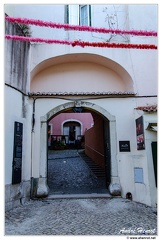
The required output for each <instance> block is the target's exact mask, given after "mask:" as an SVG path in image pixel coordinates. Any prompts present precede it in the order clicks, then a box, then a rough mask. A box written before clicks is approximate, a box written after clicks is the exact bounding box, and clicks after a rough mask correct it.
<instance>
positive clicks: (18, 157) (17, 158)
mask: <svg viewBox="0 0 162 240" xmlns="http://www.w3.org/2000/svg"><path fill="white" fill-rule="evenodd" d="M22 138H23V124H22V123H20V122H15V124H14V149H13V162H12V184H17V183H20V182H21V174H22Z"/></svg>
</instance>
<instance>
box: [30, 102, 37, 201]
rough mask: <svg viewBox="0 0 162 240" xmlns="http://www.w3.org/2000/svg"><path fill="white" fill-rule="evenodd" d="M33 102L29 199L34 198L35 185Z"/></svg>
mask: <svg viewBox="0 0 162 240" xmlns="http://www.w3.org/2000/svg"><path fill="white" fill-rule="evenodd" d="M35 101H36V98H34V99H33V113H32V131H31V190H30V197H31V199H32V198H33V197H34V196H35V193H34V192H35V190H34V188H35V183H34V178H33V156H34V152H33V150H34V126H35Z"/></svg>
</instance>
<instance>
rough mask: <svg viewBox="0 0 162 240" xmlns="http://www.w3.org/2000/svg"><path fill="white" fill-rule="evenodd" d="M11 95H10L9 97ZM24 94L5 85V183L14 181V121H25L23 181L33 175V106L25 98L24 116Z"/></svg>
mask: <svg viewBox="0 0 162 240" xmlns="http://www.w3.org/2000/svg"><path fill="white" fill-rule="evenodd" d="M9 96H10V97H9ZM22 111H23V102H22V94H21V93H19V92H18V91H15V90H14V89H12V88H10V87H7V86H6V87H5V184H11V182H12V161H13V144H14V122H15V121H18V122H21V123H23V152H22V181H27V180H30V175H31V137H30V133H31V108H30V104H29V103H28V102H26V100H25V109H24V111H25V115H26V118H24V117H23V116H22Z"/></svg>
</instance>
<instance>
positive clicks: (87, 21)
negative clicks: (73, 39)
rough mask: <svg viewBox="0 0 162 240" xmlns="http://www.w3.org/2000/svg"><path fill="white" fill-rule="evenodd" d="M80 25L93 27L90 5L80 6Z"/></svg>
mask: <svg viewBox="0 0 162 240" xmlns="http://www.w3.org/2000/svg"><path fill="white" fill-rule="evenodd" d="M79 25H82V26H91V6H90V5H80V6H79Z"/></svg>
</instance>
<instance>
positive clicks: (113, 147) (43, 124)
mask: <svg viewBox="0 0 162 240" xmlns="http://www.w3.org/2000/svg"><path fill="white" fill-rule="evenodd" d="M73 107H79V108H80V107H81V108H85V109H87V110H92V111H94V112H97V113H98V114H100V115H101V116H103V117H105V118H106V119H107V120H108V121H109V130H110V133H109V136H110V155H109V156H110V164H111V173H110V175H111V176H110V179H111V183H110V185H109V189H110V188H111V193H112V194H113V192H114V193H115V192H116V191H117V192H118V193H119V189H121V187H120V181H119V176H118V162H117V136H116V118H115V116H113V115H111V114H110V113H109V112H108V111H107V110H106V109H104V108H102V107H100V106H98V105H96V104H94V103H91V102H86V101H73V102H68V103H65V104H61V105H59V106H57V107H55V108H53V109H52V110H50V111H49V112H47V113H46V114H45V115H44V116H42V117H41V118H40V163H39V180H38V186H37V194H36V195H37V197H47V196H48V193H49V188H48V185H47V125H48V121H49V120H50V119H51V118H53V117H54V116H55V115H56V114H59V113H61V112H64V110H66V109H71V108H73Z"/></svg>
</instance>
